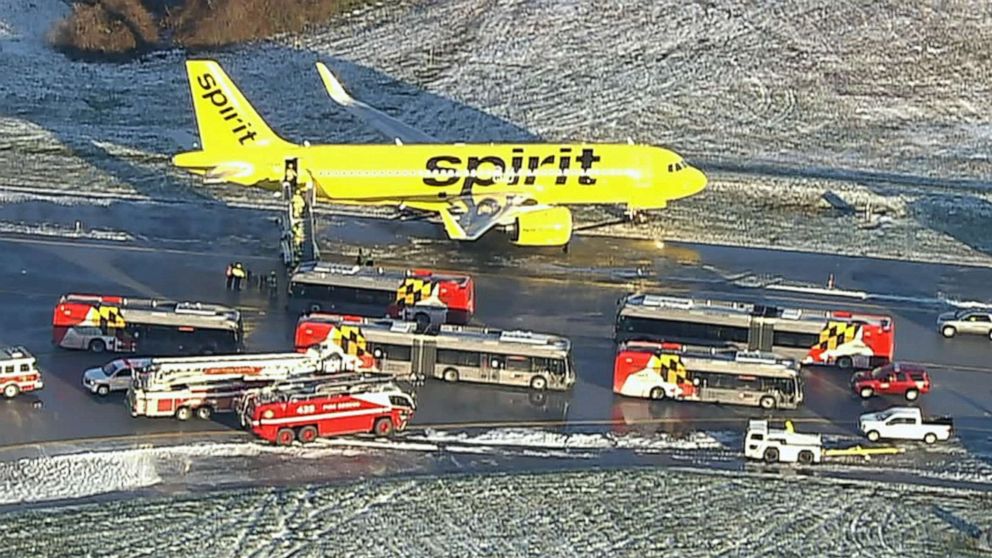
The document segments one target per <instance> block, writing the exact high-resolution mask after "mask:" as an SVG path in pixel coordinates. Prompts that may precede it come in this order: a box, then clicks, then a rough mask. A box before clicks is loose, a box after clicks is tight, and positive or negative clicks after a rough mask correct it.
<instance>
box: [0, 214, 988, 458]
mask: <svg viewBox="0 0 992 558" xmlns="http://www.w3.org/2000/svg"><path fill="white" fill-rule="evenodd" d="M155 210H156V211H157V214H156V218H155V220H154V221H152V220H148V219H144V220H143V219H138V218H136V217H135V216H133V215H132V216H131V218H130V219H129V220H123V219H120V220H119V221H120V222H124V223H128V226H125V227H119V228H120V229H122V230H128V229H130V231H129V234H131V235H132V237H133V238H134V240H131V241H127V242H98V241H92V240H87V239H61V238H39V237H37V236H10V235H8V236H6V237H2V238H0V252H2V253H3V254H4V256H5V263H6V265H5V266H3V270H2V271H0V307H2V308H4V313H5V318H6V319H5V320H3V322H2V325H0V343H2V344H5V345H10V344H21V345H24V346H26V347H28V348H29V349H30V350H32V351H33V352H35V353H36V354H38V356H39V361H40V364H41V366H42V368H43V370H44V371H45V373H46V376H45V383H46V385H45V389H44V390H43V391H42V392H40V393H39V394H37V395H23V396H21V397H19V398H17V399H15V400H12V401H0V422H2V423H3V424H5V425H8V426H9V427H8V428H5V429H3V431H2V432H0V444H4V445H9V444H21V443H32V442H40V441H47V440H63V439H73V438H80V437H103V436H120V435H135V434H138V435H140V434H144V433H149V434H150V433H161V432H177V433H182V432H189V433H195V432H200V431H205V430H217V429H232V428H234V425H233V421H232V420H231V417H223V416H221V417H218V418H217V420H216V421H211V422H198V421H191V422H188V423H179V422H177V421H174V420H170V419H140V418H139V419H135V418H132V417H130V416H129V414H128V413H127V412H126V410H125V408H124V405H123V402H122V396H120V395H116V396H113V395H112V396H110V397H108V398H106V399H99V398H96V397H94V396H92V395H90V394H89V393H88V392H86V391H84V390H83V388H82V386H81V384H80V375H81V372H82V370H84V369H85V368H86V367H88V366H92V365H98V364H102V363H103V362H105V361H106V360H108V359H109V358H111V357H109V356H107V355H94V354H88V353H84V352H75V351H66V350H62V349H57V348H53V347H52V346H51V344H50V335H51V329H50V323H51V322H50V320H51V312H52V309H53V307H54V305H55V303H56V301H57V299H58V297H59V295H61V294H63V293H65V292H69V291H73V292H91V293H105V294H125V295H136V296H151V297H170V298H176V299H182V300H205V301H216V302H226V303H230V304H235V305H237V306H239V307H240V308H242V310H243V311H244V315H245V326H246V342H247V345H248V349H249V350H250V351H274V350H291V348H292V330H293V326H294V324H295V317H294V316H292V315H290V314H289V313H288V312H286V310H285V309H284V304H285V301H284V300H282V299H278V300H270V299H268V298H267V297H265V296H263V295H262V294H260V293H257V292H252V291H245V292H243V293H240V294H237V295H236V294H232V293H229V292H227V291H226V290H225V289H224V285H223V277H222V273H223V269H224V267H225V265H226V263H227V262H228V261H230V260H231V259H233V258H238V259H241V260H242V261H244V262H245V263H246V265H248V267H249V268H251V269H253V270H254V271H256V272H267V271H268V270H269V269H273V268H276V267H277V266H278V265H279V264H278V259H277V256H276V255H275V254H274V253H273V252H272V251H273V250H274V243H273V241H272V239H273V238H274V236H275V234H277V231H276V230H275V227H274V225H273V224H272V218H273V217H274V216H275V215H274V214H272V213H267V212H264V211H259V210H255V209H234V208H229V210H230V211H231V212H234V213H235V214H236V218H230V217H226V218H225V219H226V220H224V221H222V222H218V221H216V220H214V219H211V217H216V216H217V215H220V214H221V213H222V212H220V211H219V209H218V208H216V207H213V206H207V207H204V208H197V207H196V206H184V205H173V206H164V205H158V206H156V207H155ZM60 211H62V212H69V213H74V210H73V208H71V207H66V208H58V207H53V206H49V207H48V208H46V209H45V212H43V213H39V215H37V216H36V218H50V214H52V213H58V212H60ZM194 211H195V212H202V213H200V214H199V216H200V217H202V218H203V219H202V223H203V224H202V225H199V224H197V225H191V224H189V222H188V221H189V220H190V218H191V214H193V215H195V213H193V212H194ZM139 213H140V211H139ZM92 217H93V219H96V218H97V214H93V215H92ZM63 219H66V218H65V217H64V216H63ZM325 219H326V217H325ZM173 222H176V223H186V224H185V225H183V226H182V228H181V229H179V232H175V227H172V226H171V224H172V223H173ZM196 222H197V223H199V222H200V221H199V220H196ZM89 226H93V225H89ZM335 231H349V232H348V233H347V234H340V235H336V234H335ZM355 231H362V233H363V234H362V236H368V237H369V238H374V239H375V240H376V242H375V243H373V244H374V246H375V247H376V250H377V252H376V253H377V256H378V258H379V262H378V263H381V264H383V265H390V264H392V265H407V264H409V265H413V266H421V267H435V268H449V269H458V270H463V271H467V272H470V273H472V274H473V275H474V276H475V278H476V282H477V298H478V304H477V316H476V319H477V321H479V322H482V323H485V324H488V325H491V326H495V327H500V328H523V329H531V330H534V331H544V332H552V333H560V334H563V335H566V336H567V337H569V338H570V339H571V340H572V341H573V345H574V347H575V350H574V352H575V355H574V356H575V363H576V367H577V371H578V378H579V379H578V382H577V384H576V385H575V387H574V389H573V390H572V391H571V392H568V393H551V394H548V395H547V397H544V398H534V397H533V395H532V394H530V393H528V392H527V391H526V390H517V389H508V388H497V387H490V386H479V385H468V384H461V385H448V384H442V383H432V382H428V383H427V384H426V385H425V386H423V387H421V388H420V391H419V394H418V396H419V401H420V409H419V412H418V414H417V416H416V417H415V420H414V424H413V426H421V427H424V426H439V425H443V426H447V427H451V426H457V425H466V426H468V425H475V426H484V425H486V424H493V425H507V424H511V425H512V424H525V423H527V424H540V425H543V426H547V427H565V428H586V429H611V428H618V427H620V428H622V426H618V425H622V424H624V423H637V424H638V425H637V426H636V428H638V429H646V430H652V429H653V430H662V431H667V432H674V433H678V432H685V431H687V430H691V429H702V428H707V429H709V428H722V429H727V428H729V429H739V428H742V426H743V424H744V421H745V420H746V419H747V418H748V417H751V416H754V415H755V414H756V413H757V411H755V410H754V409H751V408H746V407H733V406H717V405H694V404H684V403H682V404H680V403H670V402H665V403H653V402H649V401H641V400H631V399H626V398H620V397H619V396H615V395H614V394H613V393H612V392H611V390H610V386H611V374H612V357H613V342H612V324H613V319H614V312H615V304H616V299H617V298H618V297H619V296H621V295H622V294H623V293H625V292H627V291H629V290H632V289H644V290H651V291H654V292H661V293H668V294H682V295H692V296H702V297H710V298H728V297H732V298H736V299H748V300H760V299H763V300H765V301H767V302H771V303H775V304H779V305H792V306H798V305H825V306H827V307H831V308H836V309H840V308H847V309H857V310H864V311H873V312H885V313H890V314H892V315H893V316H894V318H895V321H896V332H897V338H896V347H897V349H896V352H897V356H898V358H899V359H900V360H912V361H919V362H924V363H928V364H930V366H931V370H932V374H933V376H934V384H935V388H934V391H933V392H932V393H931V394H929V395H927V396H925V397H924V398H922V401H921V403H920V404H921V406H922V407H923V408H924V409H925V410H926V411H928V412H932V413H940V414H950V415H952V416H954V417H955V419H956V424H957V425H958V426H959V427H960V436H961V439H962V442H963V443H964V444H965V445H966V446H968V447H969V448H973V449H974V450H975V451H977V452H979V453H985V452H986V451H987V449H988V447H989V446H990V445H992V444H990V442H989V434H990V433H992V418H990V411H992V406H990V405H989V404H988V403H987V401H989V397H988V396H989V395H990V392H992V367H990V366H988V365H987V360H988V359H987V355H988V353H989V351H990V350H992V347H990V346H989V344H988V341H987V340H985V339H982V338H960V339H954V340H945V339H943V338H942V337H940V336H939V335H938V334H937V332H936V331H935V328H934V326H933V324H934V320H935V317H936V315H937V313H938V312H939V311H941V310H942V309H943V308H940V307H938V306H936V305H934V304H932V303H931V302H927V301H928V300H931V301H932V299H933V298H934V297H936V296H938V295H947V296H953V297H958V298H969V299H976V300H985V299H987V298H990V297H992V281H990V279H992V270H988V269H984V268H969V267H956V266H943V265H933V264H916V263H906V262H897V261H886V260H872V259H865V258H848V257H836V256H830V255H815V254H799V253H787V252H775V251H767V250H748V249H739V248H725V247H716V246H701V245H692V246H690V245H661V244H656V243H649V242H641V241H632V240H618V239H610V238H601V237H582V238H577V239H576V241H575V242H573V245H572V247H571V249H570V251H569V253H568V254H562V253H561V252H560V251H559V250H554V251H550V250H523V249H519V248H514V247H509V246H506V245H505V243H501V239H499V238H496V239H490V240H487V241H486V242H483V243H480V244H474V245H457V244H455V243H452V242H450V241H446V240H443V239H439V238H434V237H436V236H438V235H437V234H434V233H436V232H437V231H434V229H433V225H431V224H429V223H398V222H391V221H380V220H374V219H367V220H356V219H350V218H343V217H338V218H335V221H334V222H333V224H328V223H327V222H326V221H325V222H324V223H323V226H322V233H321V238H322V248H323V251H324V257H325V258H327V259H335V258H336V259H340V260H342V261H344V260H348V259H350V258H352V257H353V254H354V253H355V252H357V246H356V245H355V243H354V242H353V241H354V238H352V237H351V236H352V235H354V234H357V233H355ZM418 235H419V236H418ZM831 273H833V274H834V275H835V277H836V281H837V284H838V286H840V287H843V288H845V289H858V290H869V291H872V292H884V293H890V294H900V295H903V296H904V297H907V298H904V299H901V300H898V301H895V302H891V303H885V304H879V303H875V302H865V301H860V300H850V299H844V298H836V297H833V298H831V297H823V296H807V295H804V294H801V293H792V292H780V291H769V290H765V289H756V288H752V287H751V286H750V285H755V284H764V283H776V282H782V281H788V282H798V283H802V282H807V283H818V284H822V283H823V282H824V279H825V278H826V277H827V275H829V274H831ZM912 297H918V298H919V299H920V301H919V302H914V301H913V300H912ZM804 377H805V385H806V403H805V405H804V407H803V408H802V409H799V410H797V411H791V412H780V413H777V416H790V417H794V418H797V419H798V420H799V421H801V422H805V423H806V425H804V428H805V429H808V430H815V431H821V432H833V433H842V434H854V428H855V421H856V418H857V415H858V414H859V413H861V412H865V411H867V410H876V409H881V408H885V407H886V406H888V405H890V404H892V403H893V401H889V400H885V399H875V400H871V401H868V402H863V401H861V400H859V399H857V398H855V397H854V396H853V395H852V394H851V393H850V392H849V391H848V388H847V377H846V375H845V374H842V373H838V372H837V371H836V370H830V369H822V370H819V369H818V370H807V371H805V372H804ZM38 403H40V406H39V405H38Z"/></svg>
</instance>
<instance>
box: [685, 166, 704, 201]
mask: <svg viewBox="0 0 992 558" xmlns="http://www.w3.org/2000/svg"><path fill="white" fill-rule="evenodd" d="M682 172H683V173H684V174H685V182H684V183H683V192H684V193H683V194H682V197H688V196H691V195H694V194H698V193H699V192H702V191H703V189H704V188H706V184H707V183H708V180H707V178H706V175H705V174H703V171H701V170H699V169H697V168H696V167H689V168H687V169H683V171H682Z"/></svg>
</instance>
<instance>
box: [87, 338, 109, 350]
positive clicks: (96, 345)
mask: <svg viewBox="0 0 992 558" xmlns="http://www.w3.org/2000/svg"><path fill="white" fill-rule="evenodd" d="M89 349H90V351H92V352H94V353H102V352H103V351H106V350H107V344H106V343H104V342H103V339H94V340H92V341H90V344H89Z"/></svg>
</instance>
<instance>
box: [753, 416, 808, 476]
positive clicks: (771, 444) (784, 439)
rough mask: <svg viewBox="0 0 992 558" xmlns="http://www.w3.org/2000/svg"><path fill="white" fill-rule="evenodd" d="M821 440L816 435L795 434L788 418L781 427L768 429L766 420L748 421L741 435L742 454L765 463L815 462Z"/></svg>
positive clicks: (805, 463)
mask: <svg viewBox="0 0 992 558" xmlns="http://www.w3.org/2000/svg"><path fill="white" fill-rule="evenodd" d="M822 456H823V441H822V439H821V437H820V435H819V434H799V433H797V432H796V431H795V429H794V428H793V427H792V422H791V421H786V422H785V428H784V429H776V428H770V427H769V426H768V421H767V420H750V421H748V425H747V433H746V434H745V435H744V457H746V458H748V459H754V460H763V461H764V462H765V463H800V464H802V465H811V464H813V463H819V462H820V459H821V458H822Z"/></svg>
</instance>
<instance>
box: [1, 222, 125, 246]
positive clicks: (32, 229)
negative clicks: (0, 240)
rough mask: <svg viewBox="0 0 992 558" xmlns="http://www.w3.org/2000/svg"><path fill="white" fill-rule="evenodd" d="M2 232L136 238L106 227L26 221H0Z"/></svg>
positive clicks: (67, 236)
mask: <svg viewBox="0 0 992 558" xmlns="http://www.w3.org/2000/svg"><path fill="white" fill-rule="evenodd" d="M0 233H8V234H9V233H13V234H26V235H34V236H48V237H59V238H85V239H89V240H113V241H116V242H127V241H129V240H133V239H134V237H132V236H131V235H130V234H128V233H126V232H123V231H108V230H104V229H94V230H86V229H83V228H79V229H75V228H71V227H65V226H62V225H56V224H52V223H42V224H41V225H26V224H24V223H8V222H3V221H0Z"/></svg>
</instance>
